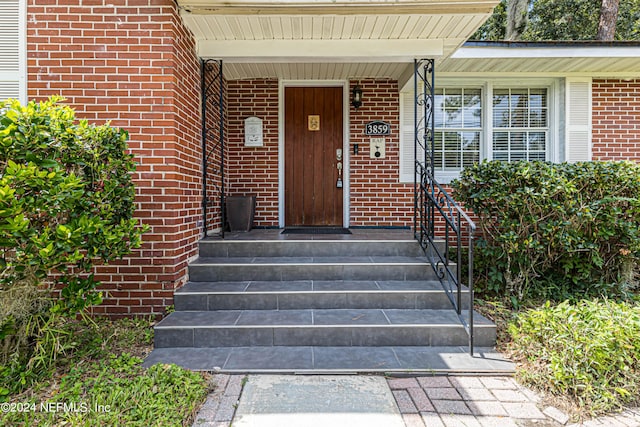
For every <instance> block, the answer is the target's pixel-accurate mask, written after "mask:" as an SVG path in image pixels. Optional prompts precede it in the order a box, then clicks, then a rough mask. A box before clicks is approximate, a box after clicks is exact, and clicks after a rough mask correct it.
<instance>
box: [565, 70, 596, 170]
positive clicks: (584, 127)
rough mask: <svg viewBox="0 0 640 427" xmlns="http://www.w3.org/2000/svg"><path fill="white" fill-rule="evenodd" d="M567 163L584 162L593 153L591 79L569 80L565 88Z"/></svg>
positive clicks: (589, 158)
mask: <svg viewBox="0 0 640 427" xmlns="http://www.w3.org/2000/svg"><path fill="white" fill-rule="evenodd" d="M565 91H566V94H565V97H566V98H565V101H566V121H565V123H566V125H565V126H566V127H565V144H566V146H565V152H566V161H567V162H571V163H574V162H583V161H589V160H591V158H592V152H591V79H590V78H567V79H566V87H565Z"/></svg>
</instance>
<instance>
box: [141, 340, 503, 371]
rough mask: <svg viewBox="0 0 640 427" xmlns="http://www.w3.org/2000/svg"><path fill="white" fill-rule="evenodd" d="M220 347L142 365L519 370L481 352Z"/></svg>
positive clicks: (162, 351) (162, 354)
mask: <svg viewBox="0 0 640 427" xmlns="http://www.w3.org/2000/svg"><path fill="white" fill-rule="evenodd" d="M468 352H469V349H468V347H458V346H455V347H427V346H420V347H411V346H400V347H390V346H386V347H309V346H306V347H305V346H296V347H216V348H210V347H209V348H156V349H155V350H154V351H153V352H152V353H151V354H150V355H149V357H148V358H147V359H146V360H145V362H144V366H151V365H153V364H155V363H175V364H176V365H179V366H182V367H184V368H187V369H191V370H195V371H220V372H228V373H233V372H242V373H283V374H292V373H296V374H304V373H314V374H317V373H324V372H326V373H339V374H347V373H349V374H356V373H367V372H380V373H394V372H397V373H406V372H411V373H428V374H429V375H438V374H460V375H464V374H473V375H483V374H485V375H499V374H513V373H514V371H515V366H514V364H513V363H511V362H509V361H507V360H505V359H504V358H503V356H502V355H501V354H499V353H496V352H495V351H494V350H493V349H491V348H488V347H487V348H482V347H478V348H476V350H475V357H469V353H468Z"/></svg>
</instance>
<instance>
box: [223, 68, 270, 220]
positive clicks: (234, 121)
mask: <svg viewBox="0 0 640 427" xmlns="http://www.w3.org/2000/svg"><path fill="white" fill-rule="evenodd" d="M227 97H228V104H227V118H228V122H227V129H228V138H227V141H228V146H229V158H228V162H227V165H228V168H227V172H228V175H227V176H228V178H229V179H228V181H227V194H228V195H229V196H239V195H250V194H254V195H256V196H257V197H256V212H255V222H254V225H255V226H258V227H277V226H278V80H275V79H259V80H232V81H229V82H228V90H227ZM250 116H256V117H259V118H261V119H262V120H263V122H262V125H263V138H264V145H263V146H262V147H245V146H244V119H246V118H247V117H250Z"/></svg>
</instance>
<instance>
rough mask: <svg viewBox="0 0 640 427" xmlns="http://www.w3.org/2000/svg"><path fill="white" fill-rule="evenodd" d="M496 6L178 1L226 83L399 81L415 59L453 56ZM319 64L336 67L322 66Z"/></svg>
mask: <svg viewBox="0 0 640 427" xmlns="http://www.w3.org/2000/svg"><path fill="white" fill-rule="evenodd" d="M496 4H497V0H306V1H303V0H276V1H272V0H231V1H221V0H178V5H179V7H180V10H181V15H182V19H183V21H184V22H185V24H186V26H187V27H188V28H189V29H190V30H191V31H192V33H193V34H194V36H195V38H196V41H197V52H198V55H199V56H200V57H202V58H215V59H222V60H223V61H224V62H225V64H226V66H225V76H226V77H227V78H228V79H239V78H251V77H277V78H290V79H304V78H315V79H344V78H354V77H356V78H365V77H388V78H396V79H398V78H400V77H401V76H402V75H406V73H407V70H408V69H409V68H410V67H411V64H412V62H413V59H414V58H444V57H447V56H449V55H451V54H452V53H453V52H454V51H455V50H456V49H457V48H458V47H459V46H461V45H462V43H464V41H465V40H467V38H468V37H469V36H470V35H471V34H473V33H474V32H475V30H476V29H477V28H478V27H479V26H480V25H481V24H482V23H483V22H484V21H485V19H486V18H487V17H488V16H489V15H490V14H491V12H492V10H493V7H494V6H495V5H496ZM322 64H333V66H332V67H319V65H322ZM319 69H323V70H325V71H323V72H320V71H318V70H319Z"/></svg>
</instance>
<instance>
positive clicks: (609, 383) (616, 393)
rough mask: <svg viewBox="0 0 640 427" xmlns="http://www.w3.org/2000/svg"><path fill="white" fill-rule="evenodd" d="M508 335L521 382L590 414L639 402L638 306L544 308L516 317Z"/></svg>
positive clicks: (601, 303)
mask: <svg viewBox="0 0 640 427" xmlns="http://www.w3.org/2000/svg"><path fill="white" fill-rule="evenodd" d="M509 332H510V334H511V336H512V338H513V342H512V344H511V350H512V352H513V355H514V356H515V358H516V360H519V361H520V362H522V363H524V368H525V370H522V371H520V372H519V375H520V376H521V377H522V378H523V379H524V381H525V382H527V383H529V384H532V385H535V386H537V387H538V388H540V389H544V390H546V391H549V392H551V393H554V394H564V395H569V396H571V397H573V398H574V399H575V401H576V402H577V403H578V404H579V405H580V406H581V407H583V408H584V409H587V410H589V411H591V412H593V413H601V412H606V411H609V410H611V409H617V408H621V407H622V406H623V405H625V404H629V403H636V404H637V403H640V402H639V401H638V396H640V340H638V337H639V336H640V305H637V304H636V305H633V304H629V303H624V302H623V303H616V302H613V301H609V300H594V301H589V300H583V301H580V302H578V303H576V304H571V303H569V302H566V301H565V302H563V303H561V304H559V305H557V306H555V307H553V306H551V305H550V304H549V303H547V304H546V305H545V306H544V307H542V308H539V309H531V310H528V311H526V312H523V313H521V314H519V316H518V319H517V321H516V322H515V323H514V324H512V325H511V326H510V327H509ZM634 401H635V402H634Z"/></svg>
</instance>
